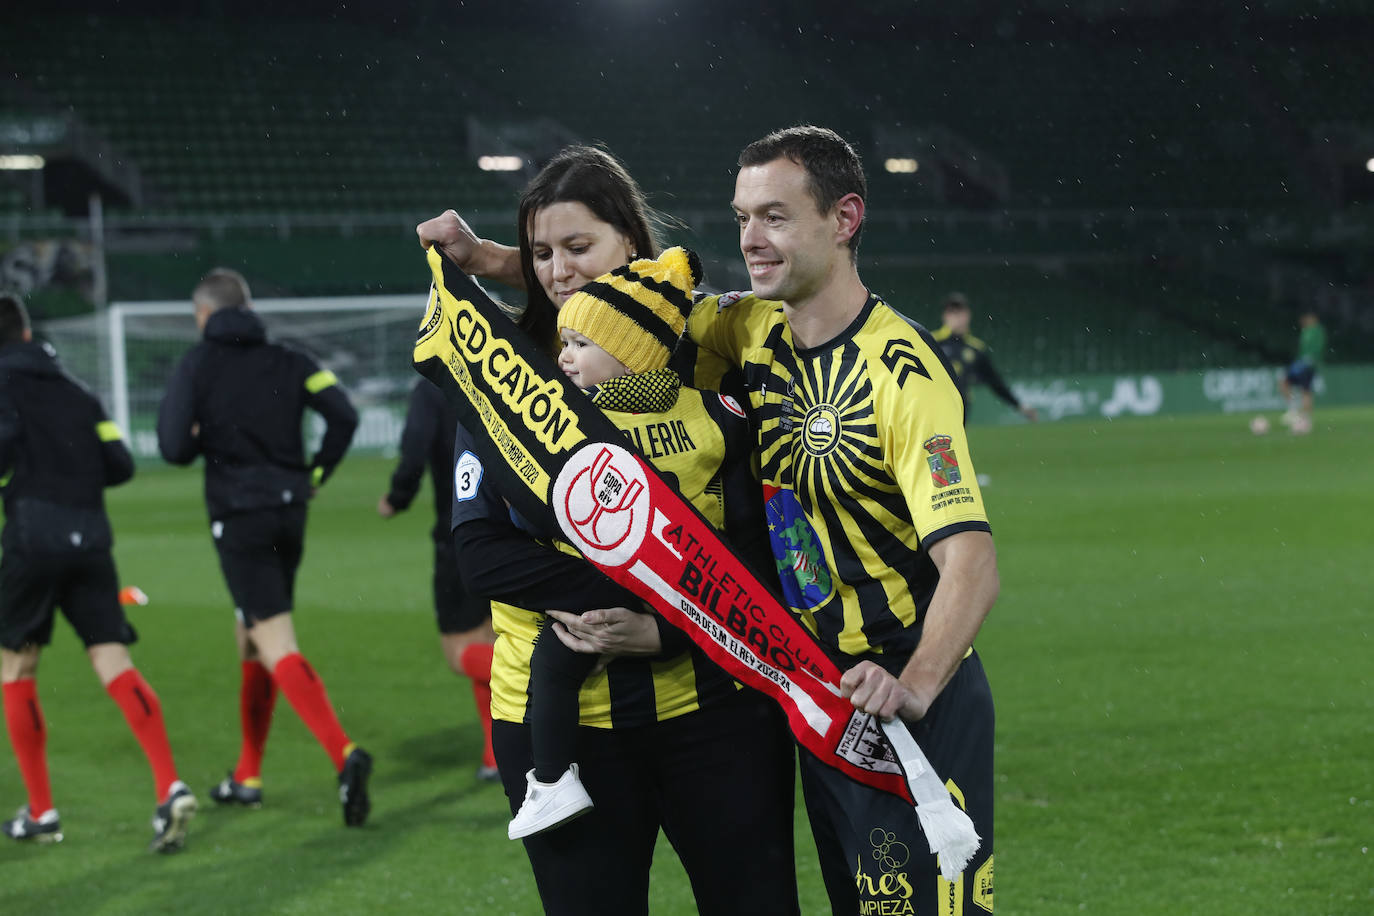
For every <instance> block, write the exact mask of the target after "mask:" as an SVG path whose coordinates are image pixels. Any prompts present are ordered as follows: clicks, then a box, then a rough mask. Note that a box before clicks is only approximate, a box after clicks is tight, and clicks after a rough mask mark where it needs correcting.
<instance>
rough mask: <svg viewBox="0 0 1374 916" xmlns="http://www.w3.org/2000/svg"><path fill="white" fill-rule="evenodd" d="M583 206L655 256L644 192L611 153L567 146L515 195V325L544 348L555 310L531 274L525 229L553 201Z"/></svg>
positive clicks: (656, 245)
mask: <svg viewBox="0 0 1374 916" xmlns="http://www.w3.org/2000/svg"><path fill="white" fill-rule="evenodd" d="M566 202H576V203H580V204H582V205H584V206H585V207H586V208H587V209H588V210H590V211H592V213H593V214H594V215H595V216H596V218H597V219H599V220H601V221H602V222H604V223H608V224H610V225H611V226H614V227H615V228H616V230H618V231H619V232H620V233H621V234H622V235H624V236H625V237H626V238H628V239H629V240H630V242H631V243H632V245H633V250H634V251H635V252H636V254H637V255H638V256H639V257H641V258H651V257H657V256H658V252H659V249H660V248H661V247H662V246H661V244H660V242H659V238H658V235H657V233H655V232H654V230H653V228H652V227H651V223H650V221H651V215H650V213H651V211H650V210H649V205H648V203H646V202H645V200H644V192H643V191H641V190H640V189H639V185H638V184H637V183H636V182H635V180H634V179H633V178H631V177H630V173H629V172H627V171H626V170H625V166H623V165H621V164H620V160H618V159H616V158H615V157H614V156H612V155H611V154H610V153H608V152H606V151H605V150H602V149H597V148H595V147H592V146H570V147H568V148H567V149H564V150H562V151H561V152H559V154H558V155H556V156H554V157H553V158H552V159H550V160H549V162H548V163H547V164H546V165H545V166H544V167H543V168H542V169H540V170H539V174H538V175H536V176H535V177H534V180H533V181H531V182H530V183H529V186H528V187H527V188H525V193H524V194H523V195H521V197H520V212H519V217H518V219H519V224H518V225H519V233H520V272H521V273H522V274H524V276H525V290H526V292H527V294H528V298H527V301H526V306H525V313H524V314H523V315H521V316H520V321H519V325H520V327H521V328H522V329H523V330H524V331H525V332H526V333H528V334H529V335H530V336H531V337H533V338H534V339H535V340H536V341H538V342H539V343H541V344H543V345H544V346H550V345H552V344H553V341H554V334H555V332H556V331H557V320H556V316H557V314H558V309H557V307H556V306H555V305H554V304H553V303H552V302H550V301H549V297H548V296H547V295H546V294H545V293H544V288H543V286H541V285H540V283H539V278H538V277H537V276H535V273H534V251H533V249H532V248H531V247H530V228H531V223H533V221H534V214H536V213H538V212H539V211H540V210H542V209H544V208H545V207H548V206H551V205H553V204H558V203H566Z"/></svg>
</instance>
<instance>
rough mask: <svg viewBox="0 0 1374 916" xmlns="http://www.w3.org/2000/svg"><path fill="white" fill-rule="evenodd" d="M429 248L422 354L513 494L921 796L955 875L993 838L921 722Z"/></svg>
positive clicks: (863, 767) (780, 699) (827, 757)
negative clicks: (767, 582) (851, 674)
mask: <svg viewBox="0 0 1374 916" xmlns="http://www.w3.org/2000/svg"><path fill="white" fill-rule="evenodd" d="M428 258H429V266H430V272H431V275H432V278H433V284H432V286H431V288H430V295H429V303H428V306H427V308H426V311H425V317H424V321H423V323H422V324H421V326H420V333H419V337H418V339H417V341H416V343H415V352H414V361H415V368H416V369H417V371H419V372H420V374H421V375H424V376H425V377H426V378H428V379H429V380H430V381H432V382H434V383H435V384H436V385H438V386H439V388H440V390H442V391H443V392H444V394H445V396H446V398H447V399H448V400H449V402H450V403H452V404H453V406H454V407H455V408H456V409H457V411H458V415H459V420H460V422H461V423H462V424H463V425H464V426H465V427H466V428H467V429H468V431H469V432H471V433H472V435H473V437H474V438H475V439H476V440H477V446H478V452H479V457H480V458H481V459H482V463H483V467H484V469H485V470H486V471H487V472H489V473H492V474H494V475H495V480H496V481H497V483H498V486H499V487H500V489H501V491H502V494H503V495H504V496H505V497H506V498H507V499H509V500H510V502H511V505H512V506H513V508H515V509H516V510H517V511H518V512H520V513H521V514H522V515H524V516H525V517H526V518H528V519H530V520H531V521H533V522H535V523H536V524H538V525H540V527H544V526H545V525H548V524H552V523H556V525H557V527H558V528H559V529H561V530H562V531H563V533H564V535H565V536H566V537H567V539H568V541H569V542H570V543H572V544H573V545H574V546H576V547H577V549H578V550H579V551H581V553H582V554H583V556H585V557H586V559H587V560H589V561H590V562H591V563H592V564H594V565H595V566H596V567H597V568H598V569H600V570H601V571H602V572H603V573H605V574H606V575H607V576H608V577H610V578H611V579H613V580H614V581H615V582H616V583H618V584H620V585H622V586H624V587H625V588H627V589H629V590H630V591H632V592H634V593H635V594H636V595H638V596H640V597H641V598H643V599H644V600H645V601H647V602H648V603H649V604H650V605H651V606H652V607H653V608H654V610H655V611H657V612H658V613H659V614H660V615H662V616H663V617H664V619H666V620H667V621H668V622H669V623H671V624H673V625H674V626H676V627H678V628H679V629H681V630H682V631H684V632H685V633H686V634H687V635H688V636H689V637H690V638H691V639H692V640H693V641H694V642H695V643H696V644H697V645H699V646H700V647H701V648H702V650H703V651H704V652H705V653H706V654H707V655H708V656H709V657H710V658H711V659H712V660H713V661H715V662H716V663H717V664H718V665H720V666H721V667H722V668H723V669H725V671H727V672H728V673H729V674H730V675H731V676H733V677H734V678H736V679H737V680H739V681H740V682H741V683H743V684H747V685H748V686H750V687H753V688H755V689H757V690H760V691H762V692H764V693H765V694H767V695H768V696H770V697H772V698H773V699H774V700H775V701H776V702H777V703H778V704H779V705H781V706H782V708H783V710H784V711H785V712H786V714H787V720H788V724H789V726H790V727H791V730H792V733H793V735H794V736H795V737H796V739H797V741H798V742H799V743H800V744H802V745H803V746H804V747H806V748H807V749H808V750H809V751H811V752H812V753H813V754H815V755H816V757H817V758H819V759H820V760H822V761H824V762H825V763H827V764H829V765H831V766H833V767H835V768H836V769H838V770H840V771H841V772H843V773H845V774H846V775H848V776H850V777H851V778H853V779H856V780H858V781H859V782H862V783H864V784H865V785H868V786H871V787H873V788H875V789H879V790H882V791H884V792H889V793H891V794H893V795H896V796H898V797H900V798H902V799H904V800H905V801H907V802H908V803H911V804H914V805H915V806H916V813H917V815H918V817H919V819H920V822H921V826H922V828H923V830H924V831H925V834H926V839H927V840H928V841H929V842H930V847H931V851H932V852H934V853H937V854H939V856H940V867H941V870H942V872H944V873H945V876H946V878H947V879H950V880H953V878H954V877H956V876H957V875H958V874H959V873H960V872H962V871H963V869H964V867H965V865H967V863H968V861H969V860H970V859H971V858H972V857H973V854H974V853H975V852H976V851H977V849H978V839H979V838H978V835H977V833H976V832H975V831H974V828H973V823H972V821H970V820H969V818H968V816H967V815H965V814H964V812H963V811H961V810H960V809H959V808H958V807H956V806H955V805H954V803H953V801H952V800H951V799H950V795H949V792H948V791H947V790H946V788H945V786H944V783H943V781H942V780H941V779H940V778H939V777H938V776H937V775H936V774H935V773H934V771H933V770H932V769H931V766H930V763H929V761H928V760H927V759H926V757H925V755H924V753H922V751H921V749H920V747H919V746H917V744H916V741H915V740H914V739H913V738H912V737H911V733H910V731H908V730H907V728H906V726H905V725H904V724H902V723H901V721H900V720H897V721H894V722H879V721H878V720H876V719H875V718H874V717H873V716H871V715H869V714H867V713H863V712H860V711H858V710H856V709H855V708H854V707H853V705H851V704H850V702H849V701H848V700H847V699H845V698H844V697H842V696H841V695H840V689H839V685H840V675H841V671H840V670H839V668H838V667H837V666H836V665H835V663H834V662H832V661H831V660H830V658H829V657H828V656H827V655H826V654H825V652H824V651H823V650H822V649H821V648H820V647H819V645H818V644H817V643H816V641H815V638H814V637H813V636H812V635H811V632H810V631H809V630H807V629H806V628H805V627H804V626H803V625H802V623H801V622H800V621H799V620H797V618H796V617H794V616H793V615H792V614H791V612H789V611H788V610H787V609H786V608H784V607H783V606H782V605H781V604H780V603H779V601H778V600H777V598H775V597H774V596H773V594H772V593H771V592H770V591H769V590H768V589H767V588H766V587H765V586H764V585H763V584H762V583H761V582H760V581H759V579H758V578H757V577H756V576H755V575H754V573H753V572H751V571H750V569H749V568H748V567H747V566H746V565H745V563H744V562H743V561H741V560H740V559H738V558H737V557H736V556H735V555H734V553H733V552H732V551H731V550H730V548H729V547H728V546H727V545H726V544H725V542H724V541H723V540H722V539H721V537H720V535H719V534H718V533H717V532H716V530H715V529H714V528H712V527H711V525H710V524H709V523H708V522H707V521H706V520H705V519H704V518H702V517H701V515H699V514H698V513H697V511H696V510H695V509H694V508H693V507H692V506H691V505H690V504H689V503H688V502H687V501H686V500H684V499H683V498H682V497H681V496H679V495H678V494H677V492H676V491H674V490H673V488H672V487H671V486H669V485H668V484H667V483H666V482H665V481H664V480H663V479H662V478H661V477H659V475H658V473H657V472H656V471H655V470H654V468H653V466H652V465H651V464H650V463H649V462H648V461H646V460H645V459H644V458H643V456H641V455H640V454H639V453H638V452H636V451H635V450H634V448H633V446H632V445H631V443H630V442H629V441H628V440H627V439H626V438H625V437H624V435H622V434H621V432H620V430H619V429H617V428H616V427H615V425H614V424H612V423H611V421H610V420H608V419H607V418H606V417H605V416H604V415H603V414H602V413H601V412H600V410H598V409H597V407H596V406H595V405H594V404H593V403H592V401H591V399H590V398H588V397H587V396H586V395H585V394H584V393H583V392H581V391H580V390H578V389H577V388H576V387H575V386H573V385H572V383H571V382H569V381H568V379H567V377H566V376H565V375H564V374H563V372H562V371H561V370H560V369H559V368H558V367H557V365H556V364H555V363H554V361H553V360H552V359H550V358H549V357H548V356H547V355H546V354H545V353H543V352H542V351H541V350H540V349H539V347H537V346H536V345H535V344H534V342H533V341H531V340H530V339H529V338H528V337H527V336H526V335H525V334H524V333H523V332H522V331H520V330H519V329H518V328H517V327H516V326H515V325H514V324H513V323H512V322H511V320H510V319H509V318H508V317H506V315H505V314H504V313H503V312H502V310H501V308H500V307H499V306H497V305H496V303H494V302H493V301H492V300H491V298H490V297H489V296H487V294H486V293H485V292H484V291H483V290H482V288H481V287H480V286H478V285H477V284H476V282H474V281H473V280H472V278H471V277H468V276H467V275H466V274H464V273H463V272H462V271H461V270H459V269H458V268H457V267H456V266H455V265H453V264H452V263H450V262H449V261H448V260H447V259H446V258H444V257H443V255H442V254H440V253H439V251H438V250H437V249H435V248H431V249H430V251H429V255H428Z"/></svg>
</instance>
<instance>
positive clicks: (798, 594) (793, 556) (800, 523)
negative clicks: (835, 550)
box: [763, 486, 834, 608]
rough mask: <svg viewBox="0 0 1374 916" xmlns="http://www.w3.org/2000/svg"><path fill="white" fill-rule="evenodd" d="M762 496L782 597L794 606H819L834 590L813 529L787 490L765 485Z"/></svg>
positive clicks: (795, 498) (799, 504)
mask: <svg viewBox="0 0 1374 916" xmlns="http://www.w3.org/2000/svg"><path fill="white" fill-rule="evenodd" d="M763 498H764V514H765V515H766V516H767V519H768V541H769V543H770V544H771V545H772V547H773V559H774V561H775V562H776V563H777V565H778V578H779V579H780V580H781V582H782V594H783V597H784V598H786V599H787V603H788V604H790V605H791V606H792V607H794V608H814V607H819V606H820V605H822V604H824V603H825V601H826V599H828V598H829V597H830V595H831V593H832V592H833V591H834V583H833V579H832V577H831V575H830V567H828V566H827V565H826V563H825V554H824V553H822V552H821V544H820V538H818V537H817V536H816V530H815V529H814V528H812V527H811V523H810V522H809V521H807V520H806V513H804V512H803V511H802V507H801V503H799V502H797V497H796V496H795V495H793V493H792V491H791V490H782V489H778V488H775V487H768V486H765V487H764V488H763Z"/></svg>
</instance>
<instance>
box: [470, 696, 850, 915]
mask: <svg viewBox="0 0 1374 916" xmlns="http://www.w3.org/2000/svg"><path fill="white" fill-rule="evenodd" d="M491 739H492V746H493V749H494V750H495V751H496V762H497V764H498V765H499V766H500V769H501V782H502V783H503V784H504V785H505V789H506V796H507V798H508V799H509V800H510V808H511V813H512V814H514V813H515V812H516V811H518V810H519V808H520V802H521V801H523V800H524V797H525V773H526V771H528V770H529V769H530V767H531V766H532V765H533V764H532V762H531V751H530V727H529V726H528V725H520V724H516V723H514V722H503V721H501V720H499V719H498V720H496V721H494V722H492V726H491ZM792 747H793V744H792V736H791V734H790V733H789V732H788V731H787V725H786V722H785V721H784V719H783V717H782V714H781V712H780V711H779V710H778V707H777V706H776V705H775V704H774V703H773V702H772V701H770V700H768V699H767V698H766V697H764V696H762V695H760V694H757V693H754V692H753V691H751V690H741V691H739V693H738V695H737V696H733V697H729V698H727V699H725V700H723V701H722V702H719V703H715V704H712V705H710V706H707V707H706V708H704V709H699V710H697V711H696V712H690V713H687V714H686V715H682V716H677V717H675V718H672V719H666V720H664V721H662V722H658V723H654V724H651V725H641V726H635V727H630V728H590V727H586V726H583V727H579V728H578V730H577V759H578V761H579V768H580V771H581V778H582V783H583V785H584V786H586V788H587V792H588V794H589V795H591V798H592V803H593V805H594V806H595V807H593V808H592V810H591V811H590V812H588V813H587V814H586V815H584V816H582V817H579V818H578V819H577V820H575V821H572V822H570V823H567V824H564V825H563V826H561V827H558V828H556V829H554V830H550V831H548V832H546V833H541V834H537V835H535V836H531V837H526V838H525V840H524V844H525V852H526V854H527V855H528V856H529V859H530V865H531V866H532V868H533V870H534V877H535V883H536V884H537V885H538V887H539V896H540V899H541V900H542V901H543V904H544V913H545V914H546V916H604V914H608V913H614V914H616V916H638V914H646V913H648V911H649V904H648V897H649V870H650V867H651V865H652V864H653V860H654V845H655V841H656V840H657V838H658V832H659V829H660V828H661V829H662V830H663V833H664V835H665V836H667V838H668V841H669V842H670V843H671V844H672V846H673V849H674V850H675V851H676V852H677V855H678V858H679V859H680V860H681V862H682V867H683V869H684V870H685V871H686V872H687V877H688V878H689V880H690V881H691V883H692V894H693V896H694V897H695V898H696V906H697V912H698V913H701V914H703V916H736V914H738V916H745V914H748V916H760V914H765V913H766V914H769V916H792V914H795V913H797V912H798V907H797V877H796V857H795V855H794V852H793V844H792V825H793V818H792V805H793V800H794V797H795V792H796V790H795V781H794V764H793V754H792ZM851 916H852V914H851Z"/></svg>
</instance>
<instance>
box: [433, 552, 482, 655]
mask: <svg viewBox="0 0 1374 916" xmlns="http://www.w3.org/2000/svg"><path fill="white" fill-rule="evenodd" d="M434 616H435V618H436V619H437V620H438V623H439V632H440V633H466V632H467V631H468V630H475V629H476V628H477V627H480V626H481V625H482V622H483V621H485V620H487V619H488V618H490V617H491V602H490V601H488V600H487V599H485V598H478V597H477V596H476V595H474V594H472V593H471V592H469V591H468V590H467V589H466V588H464V587H463V580H462V578H461V577H460V576H459V575H458V555H457V551H456V550H455V549H454V547H453V544H451V543H449V542H448V541H435V542H434Z"/></svg>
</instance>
